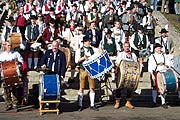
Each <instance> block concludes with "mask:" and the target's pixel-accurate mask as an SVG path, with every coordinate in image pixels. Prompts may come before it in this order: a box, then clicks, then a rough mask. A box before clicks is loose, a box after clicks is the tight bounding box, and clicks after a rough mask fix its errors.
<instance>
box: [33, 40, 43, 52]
mask: <svg viewBox="0 0 180 120" xmlns="http://www.w3.org/2000/svg"><path fill="white" fill-rule="evenodd" d="M40 48H41V43H38V42H36V43H33V44H31V46H30V50H31V51H33V52H37V51H39V50H40Z"/></svg>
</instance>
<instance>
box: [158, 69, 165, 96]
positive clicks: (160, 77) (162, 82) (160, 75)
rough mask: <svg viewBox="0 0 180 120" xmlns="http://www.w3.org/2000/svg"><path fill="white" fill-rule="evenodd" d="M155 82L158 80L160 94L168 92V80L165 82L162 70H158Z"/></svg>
mask: <svg viewBox="0 0 180 120" xmlns="http://www.w3.org/2000/svg"><path fill="white" fill-rule="evenodd" d="M155 82H156V86H157V89H158V92H159V93H160V94H164V93H165V92H166V85H165V84H166V82H165V77H164V74H163V73H161V72H158V73H157V75H156V79H155Z"/></svg>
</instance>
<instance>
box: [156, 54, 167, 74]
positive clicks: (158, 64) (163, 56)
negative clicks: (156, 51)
mask: <svg viewBox="0 0 180 120" xmlns="http://www.w3.org/2000/svg"><path fill="white" fill-rule="evenodd" d="M162 55H163V58H164V63H163V64H165V57H164V54H162ZM153 58H154V61H155V63H156V68H155V70H154V71H155V72H156V70H157V67H158V65H159V64H158V63H157V60H156V58H155V57H154V55H153Z"/></svg>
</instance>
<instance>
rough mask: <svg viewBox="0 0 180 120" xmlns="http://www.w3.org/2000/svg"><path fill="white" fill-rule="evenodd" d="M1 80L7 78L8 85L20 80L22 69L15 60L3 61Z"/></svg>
mask: <svg viewBox="0 0 180 120" xmlns="http://www.w3.org/2000/svg"><path fill="white" fill-rule="evenodd" d="M1 68H2V72H1V80H5V83H6V85H8V86H13V85H16V84H18V83H19V82H20V78H19V77H20V76H21V74H20V70H19V67H18V66H17V65H16V64H15V60H13V61H6V62H2V63H1Z"/></svg>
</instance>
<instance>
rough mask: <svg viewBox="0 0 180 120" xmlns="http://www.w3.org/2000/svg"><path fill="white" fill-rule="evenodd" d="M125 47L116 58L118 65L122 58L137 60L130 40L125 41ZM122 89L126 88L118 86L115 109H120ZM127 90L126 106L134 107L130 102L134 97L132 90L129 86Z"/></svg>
mask: <svg viewBox="0 0 180 120" xmlns="http://www.w3.org/2000/svg"><path fill="white" fill-rule="evenodd" d="M123 48H124V51H122V52H120V53H119V54H118V56H117V58H116V62H115V63H116V66H117V67H119V65H120V63H121V61H122V60H125V61H133V62H137V57H136V55H135V54H134V53H132V52H131V51H130V44H129V42H124V44H123ZM122 89H125V88H118V89H116V91H115V99H116V103H115V105H114V108H115V109H118V108H119V107H120V98H121V91H122ZM126 90H127V96H126V100H127V102H126V104H125V106H126V107H127V108H130V109H134V106H133V105H132V104H131V102H130V100H131V97H132V90H130V89H128V88H126Z"/></svg>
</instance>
